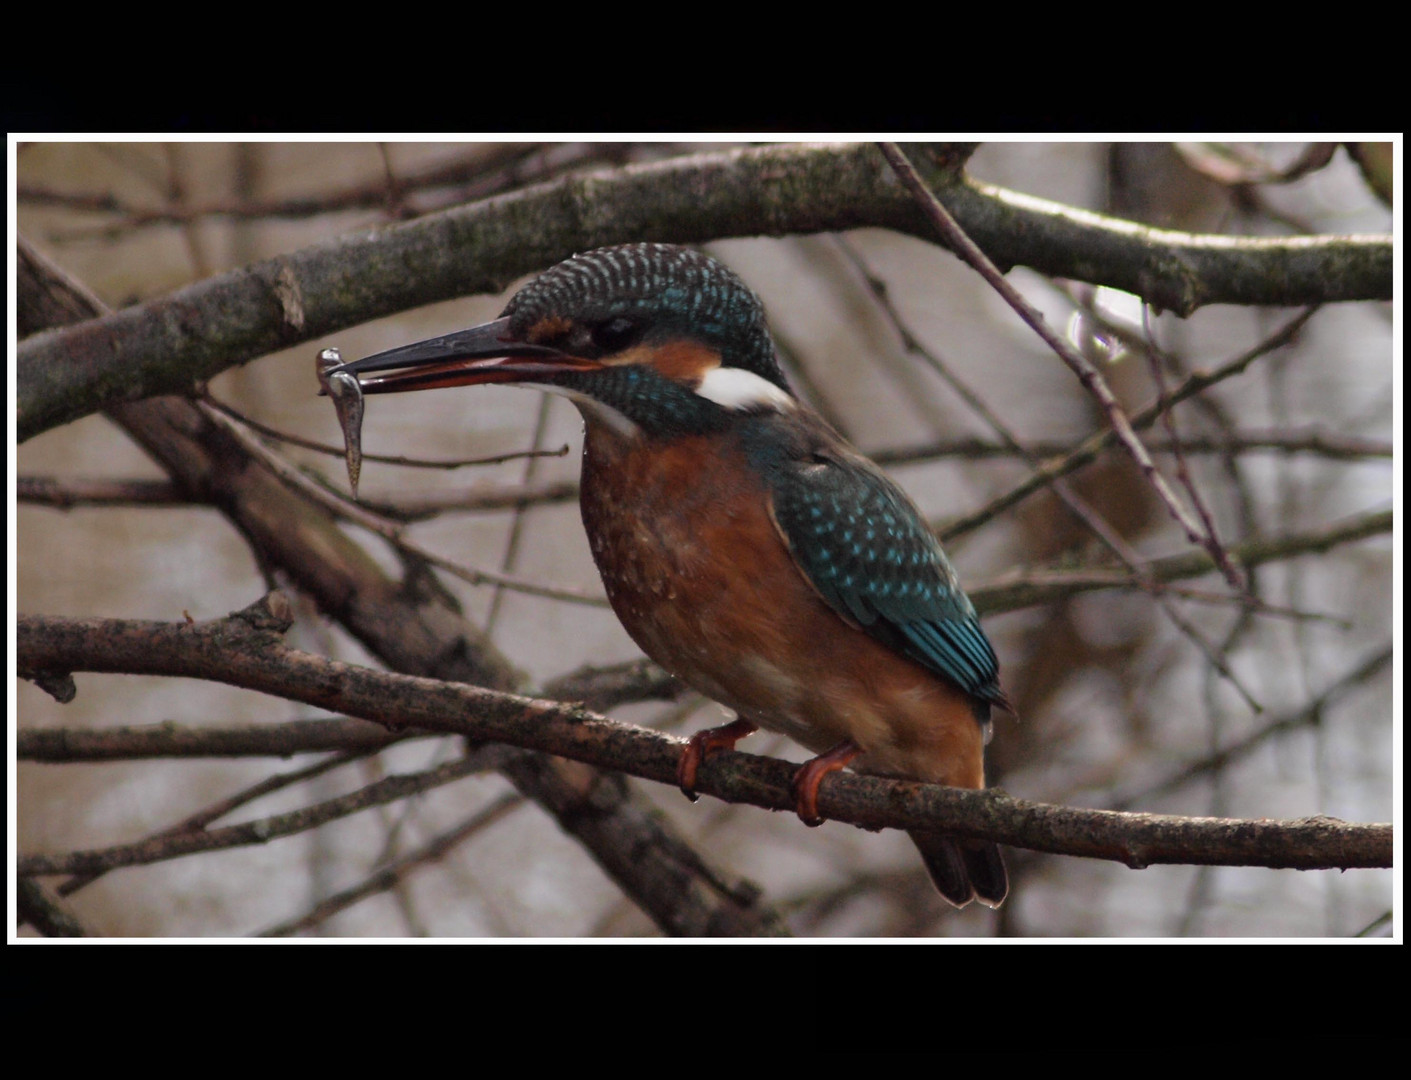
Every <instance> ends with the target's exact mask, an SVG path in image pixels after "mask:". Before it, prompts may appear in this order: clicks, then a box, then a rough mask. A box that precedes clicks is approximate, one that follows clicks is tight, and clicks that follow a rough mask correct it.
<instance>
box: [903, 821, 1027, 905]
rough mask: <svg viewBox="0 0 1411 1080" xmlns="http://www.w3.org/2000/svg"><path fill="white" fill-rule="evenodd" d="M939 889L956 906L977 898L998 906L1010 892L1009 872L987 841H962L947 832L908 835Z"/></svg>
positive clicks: (995, 850) (993, 846)
mask: <svg viewBox="0 0 1411 1080" xmlns="http://www.w3.org/2000/svg"><path fill="white" fill-rule="evenodd" d="M908 835H909V836H910V837H911V839H912V842H913V843H914V844H915V845H916V847H917V849H918V850H920V852H921V859H922V861H923V862H925V864H926V871H927V873H929V874H930V875H931V880H932V881H933V882H935V885H936V890H937V891H938V892H939V893H940V894H941V895H942V896H943V897H945V898H946V900H948V901H949V902H950V903H952V904H954V905H955V906H956V907H964V906H965V905H966V904H968V903H970V901H971V900H978V901H980V903H982V904H984V905H985V906H986V907H992V908H997V907H999V906H1000V904H1002V903H1004V898H1005V897H1006V896H1008V895H1009V874H1008V873H1006V872H1005V869H1004V859H1003V858H1001V857H1000V853H999V848H998V847H996V846H995V845H994V844H992V843H991V842H990V841H988V840H961V839H959V838H957V837H954V836H948V835H946V834H945V833H933V832H913V833H909V834H908Z"/></svg>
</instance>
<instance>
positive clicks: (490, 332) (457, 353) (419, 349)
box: [328, 317, 602, 394]
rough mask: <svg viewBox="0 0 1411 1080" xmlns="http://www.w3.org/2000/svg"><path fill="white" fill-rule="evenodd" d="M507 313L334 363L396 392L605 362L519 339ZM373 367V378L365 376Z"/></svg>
mask: <svg viewBox="0 0 1411 1080" xmlns="http://www.w3.org/2000/svg"><path fill="white" fill-rule="evenodd" d="M509 323H510V320H509V318H508V317H505V318H502V319H496V320H495V321H494V322H488V323H485V324H484V325H482V326H475V327H472V328H471V329H469V330H462V331H460V332H459V333H455V334H448V335H446V336H445V337H437V338H428V339H427V340H425V341H418V342H417V343H415V344H414V345H403V346H401V347H400V348H396V349H389V350H388V351H387V352H380V353H376V354H374V355H372V356H365V357H363V358H362V359H361V360H352V361H350V362H348V363H346V364H342V365H340V366H339V367H336V368H334V369H333V370H332V371H330V372H329V373H328V374H330V375H334V374H338V373H340V372H346V373H348V374H349V375H353V376H355V377H356V378H357V379H358V383H359V385H360V386H361V387H362V391H363V393H365V394H396V393H401V392H403V391H407V390H434V389H436V388H438V387H443V386H472V385H475V384H479V383H514V382H533V381H534V379H535V378H536V377H543V376H546V375H553V374H559V373H562V372H565V371H594V370H597V369H598V368H600V367H601V366H602V365H601V364H598V363H597V362H596V361H593V360H584V359H582V358H581V357H576V356H570V355H569V354H567V353H564V352H560V351H559V350H558V349H552V348H549V347H547V346H544V345H531V344H529V343H527V342H522V341H516V340H515V339H514V338H513V337H512V336H511V334H510V328H509ZM373 372H386V374H374V375H372V377H371V378H366V377H365V376H366V375H368V374H370V373H373Z"/></svg>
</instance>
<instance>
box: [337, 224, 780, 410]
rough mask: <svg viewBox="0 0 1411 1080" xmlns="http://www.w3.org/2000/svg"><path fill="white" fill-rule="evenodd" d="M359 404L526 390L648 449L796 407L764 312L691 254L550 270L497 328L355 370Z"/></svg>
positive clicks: (597, 259) (589, 255) (578, 260)
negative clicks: (406, 394) (566, 400)
mask: <svg viewBox="0 0 1411 1080" xmlns="http://www.w3.org/2000/svg"><path fill="white" fill-rule="evenodd" d="M338 370H339V371H345V372H348V373H351V374H353V375H356V376H357V377H358V378H359V379H360V381H361V385H362V389H363V392H364V393H369V394H376V393H396V392H400V391H407V390H427V389H433V388H436V387H447V386H466V385H477V384H482V383H518V384H521V385H528V386H537V387H539V388H541V389H545V390H551V391H555V392H558V393H562V394H565V395H567V396H568V397H570V398H572V399H573V400H574V401H575V402H576V403H577V404H578V405H579V406H580V408H581V409H582V411H583V412H584V413H585V415H587V416H589V417H590V419H591V418H598V419H601V420H604V421H606V422H607V423H609V424H610V425H612V426H613V427H616V428H617V429H618V430H621V431H624V432H637V431H645V432H646V433H647V434H649V435H661V436H669V435H672V434H686V433H699V432H705V431H712V430H717V429H719V428H720V427H722V426H723V425H725V424H727V423H728V422H729V419H730V417H731V416H732V415H734V414H738V413H740V412H744V411H752V410H760V409H776V410H778V409H784V408H789V407H792V405H793V403H794V398H793V395H792V393H791V392H790V391H789V388H788V384H787V383H786V382H785V381H784V375H783V372H782V371H781V370H780V368H779V363H778V360H777V359H776V357H775V353H774V344H773V341H772V340H771V339H770V336H769V329H768V327H767V325H766V323H765V318H764V306H763V304H761V303H760V300H759V298H758V297H757V296H755V294H754V293H753V292H752V291H751V290H750V288H749V286H747V285H746V284H745V283H744V282H743V281H742V280H740V278H739V277H738V276H737V275H736V274H735V273H734V272H733V271H731V270H730V269H729V268H727V267H726V266H725V265H724V264H723V263H720V262H718V261H717V260H715V259H712V258H711V257H709V256H708V255H702V254H700V253H699V252H696V251H693V250H691V249H689V248H683V247H675V246H672V245H668V244H625V245H622V246H619V247H608V248H599V249H597V250H595V251H588V252H584V253H583V254H580V255H575V256H573V257H572V258H571V259H567V260H565V261H563V262H561V263H558V264H557V265H556V266H553V267H551V268H550V269H548V270H546V271H545V272H544V273H543V274H541V275H540V276H539V277H537V278H535V279H534V280H533V281H531V282H530V283H529V284H528V285H526V286H524V288H522V289H520V291H519V292H517V293H516V294H515V295H514V297H513V299H511V300H510V302H509V304H508V305H507V306H506V307H505V309H504V311H503V313H501V315H500V317H499V318H498V319H495V320H494V321H493V322H489V323H485V324H484V325H482V326H476V327H472V328H471V329H469V330H463V331H460V332H459V333H455V334H449V335H446V336H444V337H437V338H430V339H428V340H426V341H421V342H417V343H416V344H414V345H405V346H402V347H401V348H397V349H392V350H390V351H388V352H383V353H378V354H376V355H374V356H369V357H365V358H363V359H361V360H356V361H353V362H351V363H348V364H344V365H343V366H342V367H341V368H339V369H338Z"/></svg>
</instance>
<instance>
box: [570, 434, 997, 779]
mask: <svg viewBox="0 0 1411 1080" xmlns="http://www.w3.org/2000/svg"><path fill="white" fill-rule="evenodd" d="M582 491H583V495H582V510H583V524H584V527H585V529H586V530H587V533H588V539H589V543H590V544H591V546H592V550H593V557H594V559H595V560H596V562H597V564H598V569H599V571H600V572H601V574H602V578H603V584H604V586H605V588H606V590H607V594H608V598H609V600H610V601H611V603H612V606H613V610H614V611H615V612H616V613H617V616H618V618H619V619H620V620H621V621H622V624H623V626H624V627H625V628H626V629H627V632H628V633H629V634H631V636H632V638H633V640H634V641H636V642H637V644H638V645H639V646H640V647H641V648H642V651H643V652H645V653H646V654H647V655H648V656H650V657H651V658H652V659H653V660H655V661H656V662H657V663H659V664H661V665H662V667H664V668H666V669H667V670H668V671H670V672H672V673H673V674H675V675H677V676H678V677H679V678H681V679H682V680H683V681H684V682H686V683H687V684H689V685H690V686H692V687H694V688H695V689H697V690H699V691H701V692H702V693H704V694H706V695H708V696H709V697H711V698H714V699H715V700H716V701H719V702H721V703H722V704H724V705H727V706H729V707H730V708H732V709H734V710H736V711H737V712H739V713H740V714H741V715H742V716H744V717H746V718H748V719H750V720H752V721H754V722H755V723H757V724H759V725H760V726H762V727H766V728H769V729H771V730H775V731H781V732H783V733H785V734H787V735H789V736H790V737H791V738H793V739H794V740H796V741H797V742H799V743H801V744H803V745H804V746H806V747H807V748H809V749H810V750H812V751H814V752H815V753H822V752H823V751H825V750H828V749H831V748H832V747H833V746H835V745H836V744H837V743H839V742H841V741H842V740H843V739H845V738H850V739H852V740H853V742H854V743H856V744H857V745H858V746H859V747H861V748H862V750H863V756H862V757H859V758H858V759H857V760H856V761H855V762H854V765H853V767H854V768H856V769H858V770H859V771H861V772H871V773H877V774H881V775H889V776H904V777H911V778H915V779H921V780H928V781H933V782H938V783H945V784H950V785H953V786H957V787H972V788H978V787H983V786H984V779H983V776H984V774H983V765H982V755H983V749H984V740H983V733H982V730H981V728H980V726H979V725H978V724H977V723H976V721H975V718H974V714H973V712H972V709H971V703H970V701H969V699H968V698H967V696H966V695H965V694H964V693H963V692H961V691H960V690H959V689H957V688H955V687H953V686H951V685H950V684H949V683H947V682H945V681H944V680H942V679H940V678H939V677H937V676H935V675H933V674H931V673H930V672H928V671H927V670H926V669H924V668H922V667H921V666H920V665H918V664H916V663H914V662H912V661H911V660H908V659H906V658H905V657H903V656H900V655H899V654H897V653H894V652H892V651H891V650H890V649H888V648H887V647H886V646H884V645H882V644H881V643H879V642H877V641H875V640H874V639H873V638H871V637H870V636H868V635H867V634H866V633H865V632H863V631H862V630H860V629H858V628H856V627H854V626H851V625H849V624H848V623H846V622H844V621H843V619H842V618H840V617H839V616H838V615H837V614H836V613H835V612H834V611H833V610H832V609H831V608H830V607H828V605H827V604H826V603H825V602H824V601H823V600H822V599H821V598H820V597H819V596H818V594H817V593H815V592H814V590H813V589H812V587H811V586H810V585H809V583H808V582H807V580H806V579H805V578H804V576H803V574H802V572H801V571H800V570H799V569H798V567H797V566H796V565H795V564H794V560H793V558H792V556H791V555H790V554H789V551H788V549H787V548H786V547H785V545H784V542H783V540H782V539H781V538H780V537H779V535H778V533H777V531H776V530H775V527H774V524H773V521H772V520H771V518H770V516H769V508H768V507H769V503H768V499H769V495H768V491H767V490H766V489H765V487H764V485H763V483H762V481H761V480H760V478H759V477H758V476H756V475H754V474H753V473H752V471H751V470H750V469H749V467H748V465H747V462H746V461H745V459H744V456H743V454H742V453H741V451H740V450H739V448H738V447H737V446H735V445H733V444H732V443H731V442H730V441H729V440H726V441H724V442H723V443H722V441H721V440H720V439H719V438H712V437H692V438H683V439H675V440H672V441H670V442H666V443H660V442H654V441H651V440H646V439H625V438H622V437H621V436H619V435H618V434H616V433H615V432H612V431H610V430H607V429H605V428H604V427H603V426H602V425H599V424H595V423H592V422H590V423H589V425H588V436H587V442H586V445H585V450H584V464H583V488H582Z"/></svg>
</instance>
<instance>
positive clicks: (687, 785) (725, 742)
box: [676, 720, 759, 802]
mask: <svg viewBox="0 0 1411 1080" xmlns="http://www.w3.org/2000/svg"><path fill="white" fill-rule="evenodd" d="M758 730H759V728H758V727H757V726H756V725H754V724H752V723H750V722H749V721H748V720H734V721H732V722H731V723H728V724H726V725H724V726H723V727H714V728H706V729H705V730H704V731H698V732H696V733H695V734H694V735H692V736H691V737H690V738H689V739H687V740H686V749H685V750H683V751H681V760H680V761H679V762H678V763H677V765H676V784H677V786H678V787H679V788H680V789H681V794H682V795H685V796H686V798H688V799H690V800H691V801H692V802H696V801H698V800H699V799H700V796H699V795H697V794H696V774H697V773H699V772H700V768H701V763H702V762H704V761H705V759H706V758H707V757H709V756H710V755H711V754H713V753H714V752H715V751H717V750H733V749H735V744H736V743H737V742H739V741H740V740H741V739H743V738H744V737H745V736H746V735H752V734H754V733H755V732H756V731H758Z"/></svg>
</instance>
